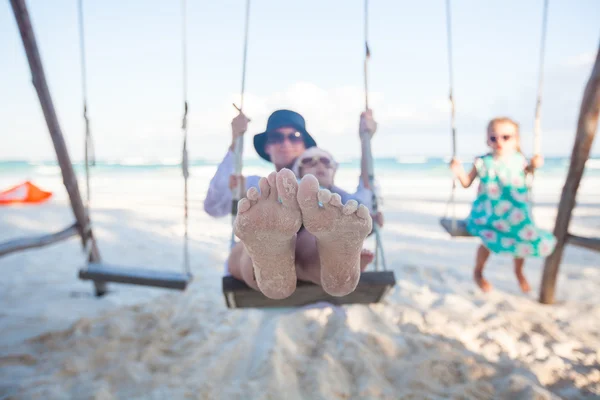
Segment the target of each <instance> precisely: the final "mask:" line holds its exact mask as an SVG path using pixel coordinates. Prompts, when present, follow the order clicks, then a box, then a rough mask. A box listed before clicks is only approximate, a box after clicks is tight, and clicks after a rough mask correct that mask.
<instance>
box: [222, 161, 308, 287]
mask: <svg viewBox="0 0 600 400" xmlns="http://www.w3.org/2000/svg"><path fill="white" fill-rule="evenodd" d="M259 186H260V194H259V193H258V190H256V188H250V190H248V193H247V197H246V198H245V199H242V200H240V202H239V205H238V215H237V218H236V220H235V227H234V229H235V235H236V236H237V237H239V238H240V240H241V241H242V242H243V243H244V246H245V247H246V250H247V251H248V254H249V255H250V258H251V259H252V264H253V267H254V273H255V275H256V283H257V284H258V287H259V289H260V290H261V292H262V293H263V294H264V295H265V296H267V297H270V298H272V299H283V298H286V297H288V296H289V295H291V294H292V293H293V292H294V290H296V265H295V255H294V250H295V246H296V233H297V232H298V230H299V229H300V226H301V225H302V215H301V213H300V207H298V200H297V198H296V197H297V191H298V182H297V181H296V177H295V176H294V173H293V172H292V171H290V170H289V169H282V170H281V171H279V172H277V173H276V172H272V173H271V174H270V175H269V177H268V178H261V179H260V182H259ZM279 198H281V202H280V201H279Z"/></svg>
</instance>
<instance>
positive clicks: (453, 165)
mask: <svg viewBox="0 0 600 400" xmlns="http://www.w3.org/2000/svg"><path fill="white" fill-rule="evenodd" d="M450 169H451V170H452V172H453V173H454V175H456V177H460V176H461V175H463V174H464V168H463V166H462V163H461V162H460V161H458V160H457V159H456V158H453V159H452V161H450Z"/></svg>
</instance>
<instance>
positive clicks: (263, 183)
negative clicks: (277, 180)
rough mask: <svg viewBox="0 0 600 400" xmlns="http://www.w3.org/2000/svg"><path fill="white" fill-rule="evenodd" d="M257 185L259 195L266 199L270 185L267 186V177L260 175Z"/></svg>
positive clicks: (269, 191)
mask: <svg viewBox="0 0 600 400" xmlns="http://www.w3.org/2000/svg"><path fill="white" fill-rule="evenodd" d="M258 187H259V188H260V197H261V199H267V198H268V197H269V194H270V193H271V186H269V181H268V180H267V178H265V177H262V178H260V180H259V181H258Z"/></svg>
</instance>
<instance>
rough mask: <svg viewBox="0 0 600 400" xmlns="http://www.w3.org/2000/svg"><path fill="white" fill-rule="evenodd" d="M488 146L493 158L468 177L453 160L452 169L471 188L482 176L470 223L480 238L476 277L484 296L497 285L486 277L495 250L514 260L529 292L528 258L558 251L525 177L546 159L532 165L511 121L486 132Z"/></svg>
mask: <svg viewBox="0 0 600 400" xmlns="http://www.w3.org/2000/svg"><path fill="white" fill-rule="evenodd" d="M487 144H488V146H489V147H490V148H491V150H492V151H491V153H488V154H486V155H484V156H483V157H478V158H476V159H475V162H474V164H473V168H472V169H471V171H470V172H469V174H466V173H465V170H464V168H463V167H462V165H461V163H460V162H459V161H458V160H456V159H453V160H452V162H451V163H450V167H451V169H452V172H453V173H454V175H455V176H456V177H457V178H458V180H459V181H460V183H461V184H462V186H463V187H465V188H467V187H469V186H471V184H472V183H473V181H474V180H475V178H477V177H479V179H480V184H479V191H478V194H477V198H476V199H475V202H474V203H473V208H472V210H471V214H470V215H469V217H468V218H467V230H468V231H469V233H470V234H471V235H473V236H479V237H480V238H481V240H482V242H483V243H482V244H481V245H480V246H479V249H478V250H477V258H476V264H475V271H474V278H475V282H476V283H477V285H478V286H479V287H480V288H481V289H482V290H483V291H484V292H487V291H489V290H491V288H492V286H491V285H490V283H489V282H488V281H487V280H485V279H484V277H483V268H484V266H485V262H486V261H487V259H488V257H489V255H490V251H491V252H494V253H508V254H512V255H513V256H514V260H515V274H516V276H517V279H518V281H519V286H520V287H521V290H522V291H523V292H524V293H527V292H529V290H530V287H529V283H528V282H527V279H525V276H524V275H523V264H524V258H525V257H545V256H547V255H549V254H550V253H552V251H554V246H555V243H556V239H555V237H554V236H553V235H552V234H551V233H550V232H547V231H544V230H542V229H539V228H538V227H536V226H535V224H534V222H533V219H532V215H531V210H530V207H529V203H528V188H527V184H526V175H527V174H529V173H533V171H534V170H535V169H536V168H538V167H540V166H541V165H542V163H543V159H542V157H540V156H539V155H536V156H534V157H533V159H532V160H531V163H529V164H528V163H527V160H526V158H525V157H524V156H523V154H522V153H521V149H520V147H519V125H518V124H517V123H516V122H515V121H513V120H511V119H509V118H504V117H502V118H495V119H493V120H491V121H490V122H489V124H488V128H487Z"/></svg>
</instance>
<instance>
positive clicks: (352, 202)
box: [342, 200, 358, 215]
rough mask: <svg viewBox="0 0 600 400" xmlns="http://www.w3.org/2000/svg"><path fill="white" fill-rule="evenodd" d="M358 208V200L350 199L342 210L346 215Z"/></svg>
mask: <svg viewBox="0 0 600 400" xmlns="http://www.w3.org/2000/svg"><path fill="white" fill-rule="evenodd" d="M356 210H358V201H356V200H348V202H347V203H346V205H345V206H344V208H343V209H342V212H343V213H344V215H350V214H352V213H355V212H356Z"/></svg>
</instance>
